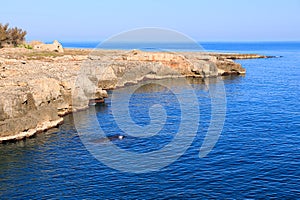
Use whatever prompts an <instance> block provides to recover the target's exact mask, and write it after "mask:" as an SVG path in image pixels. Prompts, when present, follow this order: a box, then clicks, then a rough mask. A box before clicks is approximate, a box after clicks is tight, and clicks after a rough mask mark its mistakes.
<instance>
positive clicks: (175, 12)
mask: <svg viewBox="0 0 300 200" xmlns="http://www.w3.org/2000/svg"><path fill="white" fill-rule="evenodd" d="M299 13H300V0H185V1H184V0H85V1H83V0H51V1H41V0H26V1H22V0H19V1H18V0H9V1H3V2H1V14H0V22H1V23H6V22H9V23H10V25H11V26H18V27H21V28H23V29H25V30H27V32H28V35H27V40H42V41H52V40H54V39H58V40H60V41H101V40H103V39H106V38H108V37H110V36H112V35H115V34H118V33H119V32H122V31H126V30H130V29H134V28H139V27H162V28H168V29H174V30H177V31H180V32H182V33H184V34H187V35H188V36H190V37H192V38H194V39H195V40H199V41H266V40H267V41H278V40H279V41H287V40H289V41H300V14H299Z"/></svg>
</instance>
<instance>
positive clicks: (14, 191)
mask: <svg viewBox="0 0 300 200" xmlns="http://www.w3.org/2000/svg"><path fill="white" fill-rule="evenodd" d="M63 45H64V46H65V47H72V48H94V47H96V46H97V43H92V42H90V43H83V42H82V43H63ZM201 45H202V47H203V49H205V50H207V51H216V52H237V53H258V54H263V55H272V56H278V57H276V58H268V59H250V60H237V61H236V62H239V63H241V64H242V66H243V67H244V68H246V70H247V72H246V75H245V76H233V77H226V78H224V79H223V80H220V79H211V80H210V81H209V82H210V84H212V86H213V85H214V84H217V83H218V82H220V81H223V83H224V87H225V94H226V102H227V103H226V118H225V121H224V126H223V129H222V132H221V134H220V137H219V139H218V141H217V143H216V145H215V146H214V148H213V149H212V151H211V152H210V153H209V154H208V155H207V156H205V157H204V158H199V149H200V147H201V145H202V143H203V141H204V137H205V135H206V132H207V130H208V128H209V124H210V120H211V113H212V110H211V106H212V103H211V98H210V95H209V91H208V89H207V88H209V86H208V85H207V82H203V81H200V80H188V82H189V83H191V86H192V88H193V90H194V93H195V94H196V97H197V98H196V99H197V101H198V102H197V103H199V108H198V107H195V108H196V109H199V111H200V116H199V124H198V128H197V131H196V133H195V136H194V138H193V140H191V144H190V145H189V146H188V147H187V148H186V151H184V152H183V155H182V156H180V157H179V158H177V159H176V160H174V162H172V163H170V164H169V165H167V166H165V167H163V168H161V169H159V170H157V171H152V172H145V173H134V172H126V171H122V170H117V169H114V168H113V167H111V166H108V165H107V164H106V163H105V162H100V161H99V160H98V159H96V158H95V157H94V156H93V154H91V153H90V151H89V148H87V146H86V145H87V143H86V142H82V140H81V137H79V133H78V131H77V130H76V127H77V125H78V124H79V125H80V128H81V132H85V131H86V132H87V133H88V134H90V135H93V137H95V136H97V134H98V132H99V130H98V128H95V127H96V125H95V119H96V123H99V124H100V125H101V127H102V130H103V131H104V132H105V134H107V135H110V136H118V135H120V134H121V135H125V136H126V132H122V129H121V128H120V127H118V125H117V123H116V122H115V119H114V116H113V112H112V102H113V101H112V93H110V96H109V98H107V99H106V102H105V103H104V104H101V105H97V106H91V107H90V109H88V110H85V111H81V112H78V113H74V116H73V115H67V116H65V123H64V124H63V125H61V126H59V127H58V128H56V129H51V130H50V131H47V132H45V133H41V134H38V135H37V136H35V137H33V138H30V139H27V140H24V141H20V142H16V143H7V144H0V199H60V198H69V199H170V198H173V199H184V198H191V199H270V198H278V199H298V198H299V197H300V92H299V88H300V42H249V43H225V42H218V43H213V42H210V43H201ZM107 48H113V47H111V46H110V47H109V46H108V47H107ZM120 48H121V49H131V46H130V45H128V44H127V45H125V46H121V47H120ZM168 49H173V50H174V51H179V50H184V51H189V50H193V49H190V48H189V47H185V46H184V45H183V46H176V45H175V44H170V46H168ZM165 81H166V82H168V83H170V84H171V85H172V88H171V89H172V90H168V89H166V88H161V87H160V86H159V85H158V84H155V81H153V82H152V83H153V84H152V85H148V87H147V86H145V87H140V88H139V89H138V90H136V91H135V92H134V93H133V94H132V96H131V98H130V106H129V108H130V117H131V118H132V121H133V122H135V123H136V124H137V125H140V126H147V125H148V124H149V123H150V116H149V112H150V111H149V108H150V107H151V106H152V105H155V104H160V105H161V106H162V107H163V108H165V110H166V112H165V114H166V116H167V117H166V121H165V122H164V124H163V128H162V129H161V130H160V131H159V133H157V135H155V136H152V137H149V138H138V137H133V136H128V137H125V138H123V139H122V140H120V139H118V138H116V137H114V139H115V140H114V141H112V143H110V142H109V141H107V140H105V139H103V137H102V138H101V136H99V138H98V140H97V139H95V140H91V141H89V142H90V145H91V146H93V145H94V144H95V146H97V145H99V146H101V148H102V147H103V146H104V147H105V146H106V147H109V146H112V145H114V146H115V147H117V148H119V149H122V150H124V151H128V152H135V153H138V154H140V155H148V154H147V153H149V152H153V151H158V150H161V149H163V148H164V147H165V146H166V145H168V143H170V142H172V141H173V139H174V137H175V136H176V133H177V131H178V130H179V128H178V127H179V125H180V122H181V114H182V111H181V110H180V108H182V105H180V101H179V100H178V99H176V95H174V93H172V91H180V90H182V89H183V88H184V86H183V85H182V84H181V82H180V81H176V80H165ZM116 92H118V90H116ZM125 95H126V94H125ZM121 97H122V96H118V97H116V98H120V101H121V100H122V99H121ZM186 98H187V99H189V98H190V96H189V93H187V94H186ZM117 100H118V99H117ZM125 106H126V105H125ZM195 108H194V109H195ZM191 112H193V110H191ZM152 114H153V113H152ZM151 116H152V115H151ZM153 116H155V115H153ZM192 116H193V115H192V114H191V116H190V118H189V115H188V116H186V118H187V119H188V120H189V121H191V122H193V120H197V119H195V118H192ZM74 121H76V123H77V124H76V127H75V125H74ZM93 137H91V138H93ZM108 154H109V153H108ZM108 156H110V155H108ZM111 156H112V157H113V156H114V159H117V160H118V159H119V160H118V161H121V164H123V165H125V166H130V164H132V163H128V161H127V160H124V162H123V163H122V161H123V160H122V159H123V158H122V157H121V156H120V157H119V158H118V155H111ZM116 156H117V157H116ZM160 159H161V162H162V163H163V162H164V160H165V159H167V158H165V157H160ZM145 160H148V161H149V162H151V158H149V159H148V158H147V157H145ZM113 161H114V160H113V159H112V162H113ZM139 165H140V166H139ZM142 166H143V163H137V164H135V166H132V167H133V168H134V167H142Z"/></svg>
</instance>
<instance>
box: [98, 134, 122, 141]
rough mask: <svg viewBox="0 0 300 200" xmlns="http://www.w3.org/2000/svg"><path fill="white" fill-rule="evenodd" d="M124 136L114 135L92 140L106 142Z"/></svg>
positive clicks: (120, 138)
mask: <svg viewBox="0 0 300 200" xmlns="http://www.w3.org/2000/svg"><path fill="white" fill-rule="evenodd" d="M124 138H125V136H124V135H114V136H107V137H105V138H101V139H98V140H94V141H93V142H95V143H103V142H108V141H115V140H123V139H124Z"/></svg>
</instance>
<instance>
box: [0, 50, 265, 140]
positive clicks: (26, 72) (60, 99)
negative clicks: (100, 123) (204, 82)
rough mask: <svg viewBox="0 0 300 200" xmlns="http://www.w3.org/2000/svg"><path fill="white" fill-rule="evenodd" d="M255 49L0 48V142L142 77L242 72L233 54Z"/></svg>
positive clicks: (54, 121)
mask: <svg viewBox="0 0 300 200" xmlns="http://www.w3.org/2000/svg"><path fill="white" fill-rule="evenodd" d="M252 58H267V57H266V56H262V55H257V54H226V53H204V52H179V53H167V52H143V51H139V50H131V51H123V50H96V51H92V50H83V49H76V50H75V49H65V50H64V52H43V51H40V50H34V49H33V50H30V49H21V48H3V49H0V143H1V142H7V141H16V140H21V139H24V138H28V137H32V136H33V135H35V134H36V133H39V132H43V131H45V130H47V129H50V128H53V127H56V126H58V125H59V124H61V123H63V118H62V116H64V115H66V114H68V113H72V112H74V111H78V110H82V109H86V108H87V107H88V106H89V104H90V103H91V102H102V101H103V100H104V98H106V97H107V92H106V91H107V90H109V89H114V88H117V87H122V86H125V85H126V84H128V83H130V84H132V83H137V82H139V81H141V80H144V79H161V78H170V77H171V78H176V77H196V78H209V77H216V76H225V75H232V74H234V75H243V74H245V73H246V70H245V69H244V68H243V67H242V66H241V65H240V64H238V63H236V62H234V61H233V60H234V59H252Z"/></svg>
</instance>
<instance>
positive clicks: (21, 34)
mask: <svg viewBox="0 0 300 200" xmlns="http://www.w3.org/2000/svg"><path fill="white" fill-rule="evenodd" d="M26 34H27V32H26V31H24V30H22V29H20V28H18V27H14V28H10V27H9V24H8V23H7V24H4V25H3V24H1V23H0V48H2V47H4V46H14V47H17V46H18V45H22V44H23V43H24V41H25V36H26Z"/></svg>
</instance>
